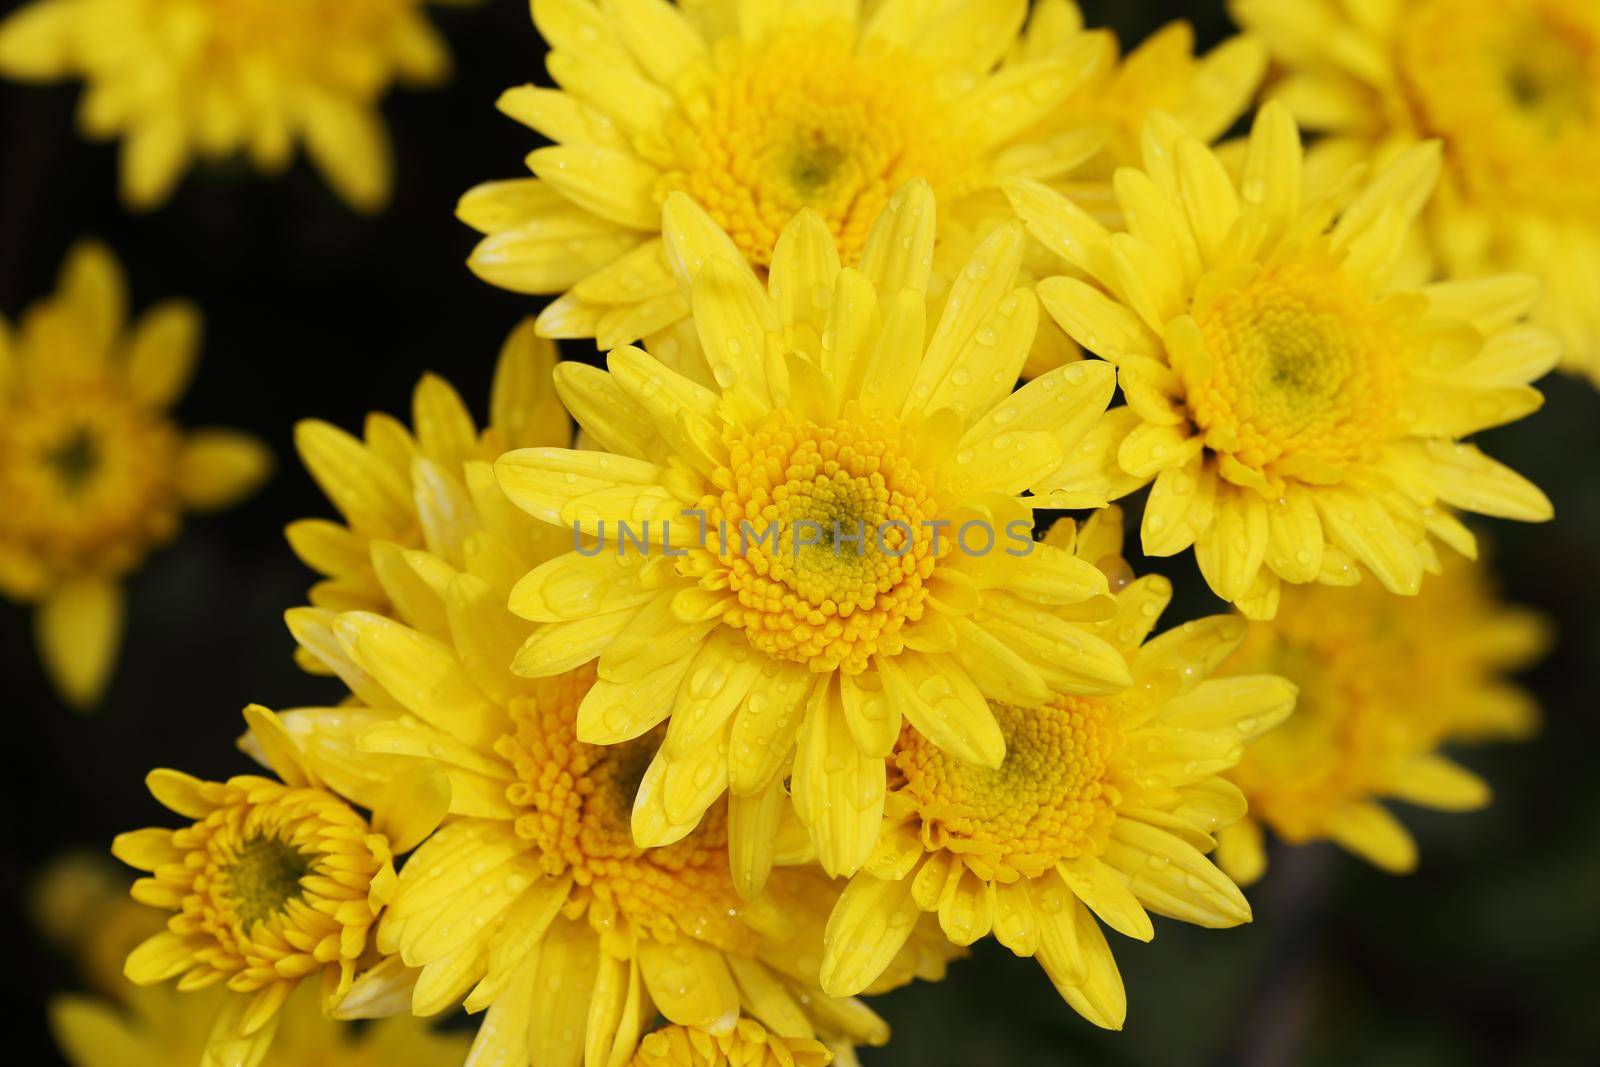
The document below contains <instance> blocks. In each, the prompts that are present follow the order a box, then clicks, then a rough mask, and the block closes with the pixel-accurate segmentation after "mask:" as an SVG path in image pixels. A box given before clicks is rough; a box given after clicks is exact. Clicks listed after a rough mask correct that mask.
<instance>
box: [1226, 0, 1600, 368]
mask: <svg viewBox="0 0 1600 1067" xmlns="http://www.w3.org/2000/svg"><path fill="white" fill-rule="evenodd" d="M1232 8H1233V11H1234V14H1235V16H1236V17H1237V18H1238V19H1239V20H1240V21H1241V22H1242V23H1243V24H1244V25H1246V26H1247V27H1249V28H1251V29H1252V30H1254V31H1256V32H1257V33H1258V34H1259V35H1260V37H1261V38H1262V39H1263V40H1264V41H1265V42H1266V44H1267V45H1268V46H1269V47H1270V48H1271V50H1272V53H1273V55H1274V57H1275V58H1276V59H1277V60H1278V61H1279V62H1280V63H1281V64H1282V66H1283V67H1284V77H1283V79H1282V80H1281V81H1280V82H1279V83H1278V85H1277V87H1276V89H1275V90H1274V95H1275V96H1276V97H1277V98H1278V99H1281V100H1282V101H1283V102H1284V103H1285V104H1286V105H1288V106H1289V107H1290V108H1291V109H1292V110H1293V111H1294V113H1295V116H1296V117H1297V118H1298V119H1299V120H1300V122H1301V123H1302V125H1304V126H1305V127H1306V128H1307V129H1308V130H1314V131H1316V132H1318V133H1322V134H1325V135H1326V137H1325V138H1324V140H1323V141H1322V143H1321V145H1320V146H1319V151H1320V152H1322V153H1324V154H1326V156H1327V157H1328V160H1327V162H1328V163H1329V164H1330V165H1334V166H1341V165H1347V164H1348V163H1349V162H1350V161H1353V160H1354V161H1363V162H1364V161H1369V160H1373V159H1378V160H1384V159H1386V158H1388V157H1391V156H1393V155H1394V154H1395V153H1397V152H1400V151H1402V150H1403V149H1404V148H1405V147H1406V146H1408V145H1411V144H1415V143H1416V142H1417V141H1419V140H1426V139H1428V138H1438V139H1440V140H1442V141H1443V143H1444V161H1445V170H1444V173H1445V180H1444V182H1443V183H1442V184H1441V186H1440V188H1439V191H1438V194H1437V195H1436V196H1435V198H1434V200H1433V202H1432V204H1431V206H1430V208H1429V210H1428V211H1427V213H1426V215H1425V216H1424V218H1425V220H1426V222H1427V229H1426V239H1427V246H1428V250H1429V251H1430V252H1431V253H1432V258H1433V259H1434V260H1435V261H1436V262H1437V263H1438V264H1439V266H1440V268H1441V269H1442V271H1443V272H1445V273H1447V274H1448V275H1449V276H1451V277H1457V278H1474V277H1479V276H1481V275H1485V274H1490V273H1495V272H1499V271H1506V270H1511V271H1527V272H1529V273H1533V274H1538V275H1540V276H1541V277H1542V278H1543V279H1544V281H1545V284H1546V293H1545V299H1544V300H1543V302H1542V303H1541V304H1540V305H1539V306H1538V307H1537V308H1536V309H1535V311H1534V321H1536V322H1538V323H1539V324H1540V325H1541V326H1544V327H1546V328H1548V329H1550V330H1552V331H1554V332H1555V333H1556V334H1557V335H1558V336H1559V337H1560V338H1561V341H1562V343H1563V345H1564V348H1565V361H1566V363H1567V365H1568V366H1569V367H1571V368H1572V369H1575V370H1581V371H1583V372H1584V373H1586V374H1588V375H1589V376H1590V377H1591V378H1594V379H1595V380H1597V381H1600V191H1597V188H1596V185H1595V181H1594V174H1595V172H1596V170H1597V169H1600V7H1597V6H1596V5H1595V4H1594V3H1593V2H1592V0H1412V2H1408V3H1396V2H1393V0H1385V2H1383V3H1377V4H1372V3H1358V2H1356V0H1233V2H1232Z"/></svg>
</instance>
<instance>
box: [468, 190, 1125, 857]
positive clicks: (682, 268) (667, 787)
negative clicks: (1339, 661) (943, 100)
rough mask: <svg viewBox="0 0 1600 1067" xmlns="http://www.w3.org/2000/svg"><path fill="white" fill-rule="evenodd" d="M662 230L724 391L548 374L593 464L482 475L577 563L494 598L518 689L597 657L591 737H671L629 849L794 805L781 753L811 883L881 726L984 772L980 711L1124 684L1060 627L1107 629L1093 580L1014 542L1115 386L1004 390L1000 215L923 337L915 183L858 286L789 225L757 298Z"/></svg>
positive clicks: (986, 735) (1121, 674)
mask: <svg viewBox="0 0 1600 1067" xmlns="http://www.w3.org/2000/svg"><path fill="white" fill-rule="evenodd" d="M663 229H664V231H665V241H666V245H667V247H668V249H669V255H670V257H671V258H672V259H673V261H674V263H675V265H676V266H675V269H676V271H677V273H678V276H679V283H680V284H681V285H682V291H683V293H684V294H685V300H686V301H687V302H689V303H691V304H692V306H693V310H694V325H695V328H696V329H697V330H698V332H699V335H700V339H701V342H702V344H703V346H704V350H705V351H706V352H707V353H709V354H710V355H711V374H712V377H713V380H714V381H715V382H716V383H717V388H716V389H710V388H707V387H705V386H702V385H699V384H696V383H695V382H694V381H691V380H690V379H688V378H686V377H684V376H682V375H680V374H678V373H676V372H674V371H673V370H671V369H670V368H669V367H668V366H666V364H665V363H663V362H661V361H660V360H657V359H656V358H654V357H652V356H650V355H646V354H645V353H644V352H642V351H640V350H638V349H635V348H623V349H618V350H617V351H615V352H613V353H611V356H610V359H609V368H610V370H609V373H608V372H604V371H599V370H596V369H594V368H592V367H587V366H583V365H579V364H575V363H563V364H561V365H560V366H558V367H557V369H556V387H557V390H558V392H559V393H560V394H561V397H562V399H563V400H564V401H565V402H566V404H567V407H568V409H569V410H570V411H572V412H573V414H574V416H575V417H576V418H577V420H578V422H579V424H580V425H582V426H583V428H584V429H585V431H586V432H587V433H588V434H589V435H590V436H591V437H592V439H593V440H594V441H595V442H597V443H598V444H600V445H602V446H604V447H605V448H607V449H609V451H607V452H598V451H579V450H569V449H556V448H542V449H523V450H519V451H516V452H510V453H507V454H506V455H505V456H502V457H501V458H500V460H499V461H498V462H497V464H496V470H497V472H498V474H499V478H500V484H501V487H502V488H503V489H504V490H505V492H506V495H507V496H509V497H510V498H511V500H512V501H514V502H515V503H516V504H517V505H518V506H519V507H521V508H522V509H523V510H525V511H527V512H528V513H529V514H531V515H533V516H535V517H537V518H539V519H541V520H543V521H546V522H549V523H553V524H557V525H561V526H567V527H568V535H569V537H572V538H574V539H576V538H577V536H578V533H579V532H580V531H581V533H582V534H583V535H584V537H595V538H598V539H599V545H598V546H597V547H585V546H584V545H583V544H575V545H573V547H572V548H571V550H569V551H567V552H566V553H564V554H563V555H561V556H559V557H557V558H556V559H553V560H551V561H549V562H547V563H544V564H543V565H541V566H540V567H538V568H536V569H535V570H533V571H532V572H531V573H530V574H528V575H527V576H526V577H525V578H524V579H523V580H522V581H521V582H519V583H518V584H517V586H516V588H515V589H514V590H513V591H512V594H511V601H510V606H511V610H512V611H514V612H516V613H517V614H518V615H521V616H522V617H523V618H525V619H528V620H530V621H533V622H538V623H542V624H544V625H542V626H541V627H540V628H539V630H538V631H537V632H536V633H535V634H534V637H533V640H532V641H531V642H529V643H528V644H527V645H526V646H525V647H524V648H523V650H522V652H521V653H520V654H519V655H518V658H517V662H516V669H517V670H518V671H520V672H522V673H524V674H526V675H529V676H543V675H549V674H554V673H559V672H561V671H566V670H570V669H571V667H572V665H573V664H574V663H578V662H583V661H585V660H589V659H595V658H598V661H599V665H598V673H599V681H598V682H597V683H596V684H595V685H594V686H593V687H592V688H591V689H590V690H589V691H588V693H587V694H586V695H585V697H584V699H583V703H582V705H581V707H580V708H579V711H578V723H577V730H578V737H579V738H580V739H581V740H584V741H586V742H590V743H593V744H616V743H619V742H624V741H629V740H631V739H633V738H636V737H639V736H641V735H643V734H645V733H647V732H649V731H650V730H652V729H654V728H655V727H656V726H657V724H659V723H661V722H663V721H668V720H670V722H669V726H668V728H667V731H666V739H665V742H664V743H663V744H662V746H661V748H660V751H659V752H658V753H657V755H656V758H655V759H654V760H653V761H652V762H651V764H650V768H649V770H648V771H647V772H646V773H645V777H644V782H643V785H642V790H643V793H642V798H641V801H640V803H639V805H638V807H637V808H636V809H635V812H634V820H633V828H634V835H635V837H636V839H637V840H638V841H639V842H640V843H641V844H645V845H664V844H667V843H669V842H671V841H674V840H676V839H678V838H679V837H682V836H683V835H684V834H686V833H688V832H689V831H690V829H691V828H693V827H694V826H695V825H696V824H697V823H698V822H699V820H700V816H701V813H702V812H704V811H706V810H707V809H708V808H709V807H710V806H711V805H712V804H713V803H715V802H717V801H718V798H720V797H721V796H722V795H723V794H724V793H725V792H731V794H732V796H733V806H734V810H735V812H743V811H749V812H751V813H755V812H758V811H771V810H775V809H774V808H773V806H774V805H779V804H786V803H787V800H786V798H784V796H783V794H784V791H785V785H784V779H785V777H786V774H787V772H788V770H789V769H790V765H791V760H792V763H793V772H794V773H793V780H792V788H793V800H794V805H795V808H796V810H797V811H798V812H799V813H800V816H801V818H802V819H804V820H805V822H806V823H807V824H808V826H809V827H810V828H811V832H812V834H813V837H814V840H815V842H816V845H817V849H818V852H819V855H820V859H821V863H822V866H823V868H824V869H825V870H826V871H828V873H829V874H833V875H844V874H850V873H852V872H854V871H855V870H856V869H857V868H858V867H859V866H860V865H861V863H862V861H863V860H865V859H866V857H867V854H868V853H869V852H870V851H871V850H872V844H873V839H874V837H875V836H876V834H877V829H878V825H879V823H880V821H881V815H882V805H883V778H884V765H883V758H884V757H885V756H886V755H888V753H889V751H890V749H891V748H892V747H893V745H894V740H895V738H896V737H897V736H898V735H899V732H900V723H901V719H902V716H904V718H905V719H906V720H907V721H909V722H910V723H911V724H912V725H913V727H914V728H915V729H916V730H917V731H919V732H921V733H923V734H925V735H926V736H928V737H929V738H930V739H932V740H933V741H934V742H935V743H936V744H938V745H940V746H942V747H944V748H946V749H948V750H949V751H950V752H952V753H954V754H956V755H957V756H958V757H959V758H961V759H964V760H970V761H973V762H978V763H984V764H987V765H990V766H994V765H997V764H998V763H999V762H1000V760H1001V759H1002V758H1003V756H1004V752H1005V744H1004V740H1003V738H1002V736H1001V731H1000V727H999V726H998V724H997V723H996V722H995V719H994V716H993V714H992V713H991V712H990V710H989V704H988V702H987V699H986V698H987V697H993V698H995V699H1003V700H1006V701H1009V702H1011V703H1014V704H1017V705H1019V706H1024V707H1037V706H1039V705H1040V704H1042V703H1044V701H1045V700H1046V699H1047V698H1048V697H1049V694H1050V692H1051V691H1052V689H1053V690H1054V691H1069V692H1078V693H1106V692H1112V691H1114V690H1117V689H1120V688H1121V687H1123V686H1124V685H1126V684H1127V681H1128V676H1127V666H1126V664H1124V662H1123V660H1122V657H1121V655H1120V654H1119V653H1118V652H1117V651H1116V650H1115V649H1114V648H1113V647H1112V646H1111V645H1110V644H1108V643H1107V642H1106V641H1104V640H1103V639H1101V638H1099V637H1096V636H1094V635H1093V634H1091V633H1090V632H1089V631H1088V630H1087V629H1086V628H1085V627H1083V626H1081V625H1079V623H1080V621H1081V620H1083V619H1085V618H1094V617H1097V613H1100V612H1103V611H1108V610H1109V609H1110V601H1109V599H1108V598H1107V597H1106V595H1105V594H1106V579H1105V576H1104V575H1103V574H1101V573H1100V572H1099V571H1097V570H1096V569H1095V568H1094V567H1092V566H1089V565H1088V564H1085V563H1082V562H1081V561H1079V560H1076V559H1074V558H1073V557H1071V556H1070V555H1068V554H1066V553H1061V552H1057V551H1055V550H1054V549H1051V548H1049V547H1048V546H1046V547H1040V548H1035V546H1034V544H1033V541H1032V529H1033V507H1034V506H1035V505H1036V504H1037V505H1038V506H1041V507H1043V506H1050V505H1051V504H1054V505H1055V506H1064V507H1075V506H1091V505H1093V504H1096V503H1100V501H1099V500H1098V499H1096V498H1093V497H1086V496H1084V495H1082V494H1073V493H1070V492H1064V493H1061V494H1059V495H1058V496H1056V497H1053V498H1052V499H1051V500H1050V501H1049V502H1048V503H1046V502H1044V501H1039V500H1036V499H1034V498H1025V497H1021V494H1022V493H1024V491H1026V490H1028V489H1029V488H1030V487H1032V486H1034V485H1036V484H1038V483H1039V481H1040V480H1041V478H1042V477H1043V476H1044V475H1046V474H1048V473H1049V472H1051V471H1052V470H1054V469H1055V468H1056V467H1057V466H1059V465H1060V464H1061V463H1062V462H1063V461H1064V460H1065V459H1066V457H1067V456H1068V454H1069V451H1070V450H1071V449H1072V448H1074V447H1075V446H1076V445H1077V443H1078V441H1079V440H1080V439H1081V438H1082V437H1083V436H1084V435H1085V434H1086V433H1088V432H1089V430H1090V428H1091V427H1092V426H1094V425H1095V423H1096V422H1097V421H1098V420H1100V418H1101V417H1102V416H1103V413H1104V409H1105V405H1106V403H1107V402H1108V400H1109V399H1110V396H1111V391H1112V374H1111V369H1110V368H1109V367H1108V366H1107V365H1105V364H1103V363H1099V362H1093V363H1090V362H1079V363H1072V364H1069V365H1067V366H1064V367H1061V368H1059V369H1057V370H1055V371H1052V372H1050V373H1049V374H1046V375H1044V376H1042V377H1040V378H1038V379H1035V380H1034V381H1033V382H1031V383H1030V384H1029V385H1028V386H1026V387H1025V388H1023V389H1022V390H1021V391H1019V392H1016V393H1013V392H1012V388H1013V386H1014V385H1015V383H1016V380H1017V376H1018V373H1019V371H1020V369H1021V367H1022V363H1023V361H1024V359H1026V357H1027V354H1028V345H1029V342H1030V341H1031V339H1032V337H1033V332H1034V324H1035V321H1036V319H1037V314H1038V312H1037V304H1036V302H1035V300H1034V298H1033V295H1032V293H1031V292H1029V291H1028V290H1027V289H1026V288H1018V287H1017V286H1016V277H1017V270H1018V266H1019V264H1020V262H1021V259H1022V254H1023V247H1024V243H1025V242H1024V235H1023V233H1022V228H1021V226H1020V225H1019V224H1017V223H1016V222H1014V221H1013V222H1012V223H1010V224H1008V225H1006V226H1004V227H1001V228H1000V229H998V230H996V231H995V232H994V233H993V234H992V235H991V236H990V237H989V238H988V239H986V240H985V241H984V242H983V243H982V244H981V245H980V246H979V248H978V249H977V251H976V252H975V253H974V254H973V256H972V258H971V259H970V260H969V262H968V263H967V264H966V265H965V268H964V269H963V271H962V273H961V275H960V277H959V278H958V279H957V280H956V282H955V283H954V285H952V286H951V289H950V293H949V297H948V300H947V302H946V303H945V310H944V312H943V314H942V315H941V316H940V317H939V318H938V320H937V321H936V322H933V323H926V324H925V321H924V314H925V307H926V292H927V290H926V286H927V279H928V262H929V261H928V256H927V251H928V250H929V249H930V248H931V247H932V245H933V243H934V231H935V220H934V201H933V194H932V191H931V189H930V187H929V186H928V184H927V183H926V182H921V181H915V182H911V183H909V184H907V185H906V187H905V188H904V189H902V190H900V191H899V192H898V193H896V194H895V196H894V197H892V198H891V199H890V201H889V204H888V206H887V208H885V210H884V212H883V214H882V215H881V216H879V218H878V220H877V222H876V223H875V225H874V226H873V228H872V231H871V233H870V234H869V235H868V236H867V238H866V242H865V244H864V245H863V247H862V250H861V252H860V258H859V267H857V266H841V263H842V262H844V258H843V255H842V253H841V251H840V250H839V249H838V247H837V246H836V245H835V243H834V239H833V236H832V234H831V233H830V231H829V230H828V227H827V226H826V224H825V223H824V222H823V220H822V219H821V218H820V217H819V216H817V215H816V214H814V213H812V212H810V211H802V212H801V213H800V214H798V215H796V216H795V218H794V220H793V221H792V222H791V223H790V224H789V225H788V226H787V227H786V228H785V230H784V232H783V234H782V235H781V236H780V237H779V239H778V243H777V247H776V249H775V250H774V252H773V254H772V256H771V263H772V266H771V269H770V271H769V272H768V274H767V280H766V283H765V284H763V282H762V281H760V280H759V279H758V278H757V276H756V275H755V274H754V273H753V272H752V271H751V270H750V268H749V267H748V266H747V265H746V264H745V262H744V257H743V256H742V255H741V254H740V252H739V251H738V249H737V247H736V246H735V245H734V243H733V241H732V239H731V238H730V237H729V236H728V235H726V234H725V233H724V232H723V231H722V230H721V229H720V228H719V227H718V226H717V224H716V223H715V222H714V221H713V220H712V219H711V218H709V217H708V216H707V214H706V213H705V212H703V211H701V210H700V209H699V208H698V207H696V206H695V205H694V204H693V202H692V201H690V200H689V198H688V197H686V196H684V195H682V194H674V195H673V196H671V197H669V198H668V200H667V203H666V207H665V222H664V223H663ZM1069 488H1070V487H1069ZM569 524H570V525H569ZM641 531H645V532H646V543H645V544H643V545H641V544H640V543H639V539H638V535H639V534H640V532H641ZM663 531H665V533H663ZM645 798H648V801H647V800H646V799H645ZM765 818H766V816H762V817H761V818H760V819H756V818H754V817H753V815H752V819H750V820H743V819H736V820H735V828H734V835H735V837H736V838H740V840H739V841H737V842H736V843H735V848H736V849H738V850H744V852H743V854H746V855H750V856H752V857H759V856H760V855H761V853H762V852H763V851H764V850H765V851H770V848H771V842H770V840H764V834H765V830H764V823H763V821H762V820H764V819H765ZM745 834H748V835H749V836H748V837H745V836H743V835H745ZM766 865H769V864H764V863H760V862H758V863H757V868H758V869H760V868H762V867H764V866H766ZM753 884H756V885H759V880H757V881H756V882H755V883H753Z"/></svg>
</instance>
